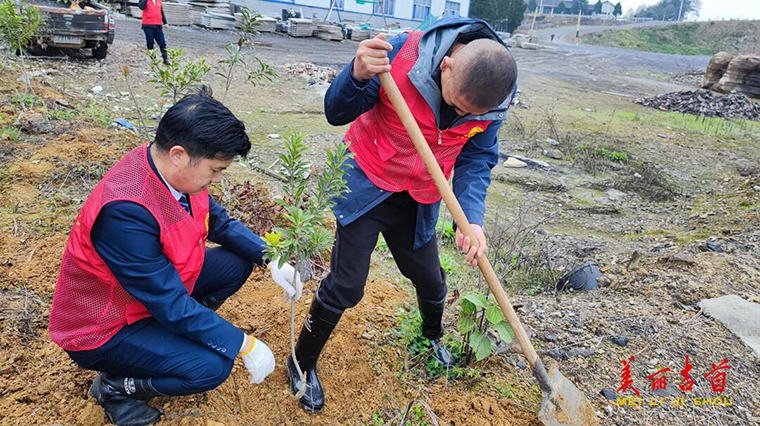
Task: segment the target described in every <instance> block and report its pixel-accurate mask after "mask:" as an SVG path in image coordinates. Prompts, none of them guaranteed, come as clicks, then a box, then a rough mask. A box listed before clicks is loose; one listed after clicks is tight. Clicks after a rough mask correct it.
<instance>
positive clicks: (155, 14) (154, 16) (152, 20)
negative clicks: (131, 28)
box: [142, 0, 164, 25]
mask: <svg viewBox="0 0 760 426" xmlns="http://www.w3.org/2000/svg"><path fill="white" fill-rule="evenodd" d="M163 23H164V19H163V16H162V15H161V0H156V2H155V3H153V0H148V3H147V4H146V5H145V10H143V12H142V24H143V25H163Z"/></svg>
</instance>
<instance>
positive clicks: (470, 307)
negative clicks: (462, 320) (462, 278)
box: [461, 299, 475, 315]
mask: <svg viewBox="0 0 760 426" xmlns="http://www.w3.org/2000/svg"><path fill="white" fill-rule="evenodd" d="M461 304H462V315H472V313H473V312H475V305H474V304H473V303H472V302H470V301H469V300H467V299H462V302H461Z"/></svg>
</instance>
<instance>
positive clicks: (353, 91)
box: [325, 17, 517, 248]
mask: <svg viewBox="0 0 760 426" xmlns="http://www.w3.org/2000/svg"><path fill="white" fill-rule="evenodd" d="M468 37H469V39H470V40H471V39H474V38H480V37H488V38H492V39H494V40H498V41H499V42H501V40H500V39H499V38H498V36H497V35H496V33H495V32H494V31H493V30H492V29H491V28H490V27H489V26H488V25H487V24H485V23H484V22H482V21H479V20H474V19H469V18H461V17H454V18H446V19H441V20H439V21H437V22H436V24H435V25H433V27H431V28H430V29H429V30H428V31H427V32H426V33H425V34H424V35H423V37H422V39H421V41H420V57H419V59H418V61H417V63H416V64H415V66H414V68H413V69H412V72H410V77H411V75H412V73H415V75H416V76H419V75H421V74H424V78H419V77H418V78H416V79H413V80H412V82H413V83H414V84H415V86H416V87H417V88H418V90H420V93H421V94H422V95H423V96H424V97H425V98H426V100H428V103H429V104H430V105H431V109H432V110H433V112H434V113H435V114H436V120H437V121H438V124H439V128H442V129H445V128H448V127H453V126H456V125H459V124H461V123H463V122H466V121H468V120H490V121H492V123H491V124H490V125H489V126H488V128H487V129H486V130H485V131H484V132H482V133H479V134H477V135H475V136H474V137H472V138H470V140H469V141H468V142H467V143H466V144H465V146H464V147H463V149H462V152H461V153H460V154H459V156H458V157H457V160H456V163H455V165H454V179H453V184H454V194H455V195H456V197H457V199H458V200H459V203H460V204H461V206H462V209H463V210H464V212H465V214H466V215H467V219H468V220H469V221H470V223H474V224H478V225H481V226H482V225H483V220H484V216H485V200H486V192H487V190H488V186H489V185H490V183H491V169H492V168H493V167H494V166H495V165H496V164H497V163H498V160H499V138H498V133H499V128H500V127H501V123H502V121H503V119H504V118H506V111H507V108H508V106H509V104H510V103H511V101H512V96H513V95H514V93H515V92H516V90H517V88H515V91H514V92H513V94H512V96H510V97H509V99H507V100H506V101H505V102H504V104H502V105H501V106H500V107H498V108H496V109H495V110H493V111H490V112H489V113H487V114H484V115H483V116H471V115H468V116H464V117H459V116H456V114H453V119H452V120H451V121H450V122H448V123H444V122H442V121H441V120H442V117H443V116H445V115H447V114H445V112H446V111H445V108H447V107H448V106H447V105H446V104H445V103H444V102H442V101H441V94H440V86H439V85H436V83H435V82H436V80H437V81H438V84H439V81H440V80H439V78H440V77H439V74H440V68H439V67H440V63H441V60H442V59H443V57H444V56H445V55H447V54H448V52H449V50H451V47H453V46H454V44H455V43H456V42H458V41H461V40H463V39H465V38H468ZM407 38H408V35H406V34H402V35H399V36H397V37H394V38H393V39H391V40H390V41H389V42H390V44H391V45H392V46H393V50H392V51H390V52H389V53H388V57H389V59H390V60H391V61H393V58H394V57H395V56H396V53H397V52H398V51H399V50H401V47H402V46H403V45H404V43H405V42H406V40H407ZM353 64H354V62H353V60H352V61H351V62H350V63H349V64H348V65H347V66H346V67H345V68H344V69H343V71H342V72H341V73H340V74H339V75H338V76H337V77H336V78H335V80H334V81H333V82H332V84H331V85H330V87H329V89H328V90H327V93H326V95H325V115H326V116H327V121H328V122H329V123H330V124H332V125H336V126H340V125H345V124H348V123H350V122H352V121H354V120H355V119H356V118H358V117H359V116H360V115H361V114H363V113H365V112H366V111H369V110H370V109H372V108H373V107H374V105H375V102H377V100H378V98H379V94H380V80H379V79H378V78H377V77H374V78H372V79H371V80H370V81H368V82H360V81H357V80H355V79H354V78H353V76H352V75H351V71H352V69H353ZM418 70H419V71H421V73H417V71H418ZM442 112H444V114H442ZM349 164H350V165H351V166H353V168H350V169H347V175H346V180H347V181H348V187H349V189H350V191H351V192H350V193H348V194H347V195H346V197H345V198H341V199H338V200H337V203H336V205H335V207H334V211H335V216H336V218H337V220H338V221H339V222H340V224H341V225H342V226H346V225H348V224H349V223H351V222H353V221H354V220H356V219H358V218H359V217H361V216H362V215H363V214H365V213H366V212H368V211H369V210H371V209H372V208H373V207H375V206H376V205H378V204H380V203H381V202H383V201H384V200H385V199H387V198H388V197H390V196H391V195H392V193H389V192H387V191H384V190H382V189H380V188H378V187H377V186H376V185H375V184H374V183H372V181H370V180H369V178H368V177H367V175H366V174H365V173H364V172H363V171H362V170H361V168H360V167H359V165H358V163H357V162H356V161H355V160H350V161H349ZM440 206H441V204H440V202H437V203H434V204H420V208H419V209H418V210H417V227H416V231H415V241H414V247H415V248H418V247H420V246H422V245H424V244H425V243H427V242H428V241H430V238H432V237H433V235H434V234H435V224H436V222H437V220H438V213H439V210H440Z"/></svg>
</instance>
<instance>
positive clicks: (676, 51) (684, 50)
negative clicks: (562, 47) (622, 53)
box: [584, 24, 717, 55]
mask: <svg viewBox="0 0 760 426" xmlns="http://www.w3.org/2000/svg"><path fill="white" fill-rule="evenodd" d="M698 31H699V24H682V25H668V26H665V27H659V28H643V29H642V28H634V29H628V30H609V31H604V32H601V33H594V34H589V35H588V36H586V37H585V38H584V41H585V42H586V43H589V44H599V45H603V46H613V47H620V48H623V49H631V50H641V51H644V52H657V53H669V54H672V55H713V54H715V53H717V50H716V47H715V46H709V45H704V44H702V42H701V40H700V39H699V38H698V37H697V32H698Z"/></svg>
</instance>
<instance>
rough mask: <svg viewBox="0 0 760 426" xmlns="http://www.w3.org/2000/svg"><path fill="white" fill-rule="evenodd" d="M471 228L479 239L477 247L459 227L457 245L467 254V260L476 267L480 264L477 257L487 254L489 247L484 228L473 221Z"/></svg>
mask: <svg viewBox="0 0 760 426" xmlns="http://www.w3.org/2000/svg"><path fill="white" fill-rule="evenodd" d="M470 230H471V231H472V233H473V234H474V235H475V238H476V239H477V240H478V241H477V247H475V246H474V245H473V244H472V242H471V241H470V237H465V236H464V234H462V231H461V230H460V229H459V228H457V247H459V250H461V251H462V253H464V254H466V256H465V260H467V263H469V264H470V266H472V267H473V268H474V267H476V266H478V259H477V258H478V257H480V256H483V255H484V254H486V251H487V250H488V247H486V234H484V233H483V228H482V227H481V226H480V225H476V224H474V223H471V224H470Z"/></svg>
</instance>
